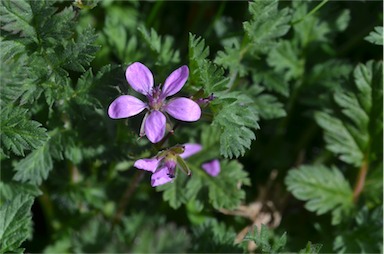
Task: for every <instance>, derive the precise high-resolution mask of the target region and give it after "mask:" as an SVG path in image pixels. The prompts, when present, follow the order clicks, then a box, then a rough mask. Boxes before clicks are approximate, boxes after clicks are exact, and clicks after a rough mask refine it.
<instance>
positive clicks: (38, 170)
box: [13, 141, 53, 185]
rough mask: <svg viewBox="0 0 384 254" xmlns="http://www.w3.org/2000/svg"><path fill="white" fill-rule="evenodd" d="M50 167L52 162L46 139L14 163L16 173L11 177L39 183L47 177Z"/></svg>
mask: <svg viewBox="0 0 384 254" xmlns="http://www.w3.org/2000/svg"><path fill="white" fill-rule="evenodd" d="M52 168H53V162H52V157H51V154H50V150H49V141H47V142H46V143H45V144H44V145H42V146H40V147H39V148H38V149H36V150H34V151H33V152H32V153H30V154H29V155H28V156H27V157H25V158H24V159H22V160H21V161H19V162H18V163H17V164H16V165H15V170H16V174H15V176H14V177H13V179H14V180H16V181H21V182H28V183H31V184H36V185H40V184H41V183H42V181H43V180H45V179H47V177H48V174H49V172H50V171H51V170H52Z"/></svg>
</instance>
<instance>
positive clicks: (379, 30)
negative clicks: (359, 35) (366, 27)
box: [364, 26, 383, 45]
mask: <svg viewBox="0 0 384 254" xmlns="http://www.w3.org/2000/svg"><path fill="white" fill-rule="evenodd" d="M364 39H365V40H366V41H369V42H370V43H372V44H376V45H383V27H382V26H377V27H375V29H374V30H373V31H372V32H370V33H369V35H368V36H367V37H365V38H364Z"/></svg>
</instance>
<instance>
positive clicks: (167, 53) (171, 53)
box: [138, 26, 180, 66]
mask: <svg viewBox="0 0 384 254" xmlns="http://www.w3.org/2000/svg"><path fill="white" fill-rule="evenodd" d="M138 30H139V32H140V34H141V36H142V37H143V39H144V42H145V43H146V44H147V45H148V47H149V48H150V49H151V50H152V52H154V53H155V55H156V59H158V60H157V62H156V64H158V65H161V66H164V65H167V64H170V63H178V62H179V58H180V53H179V51H177V50H174V49H173V38H172V37H171V36H165V37H164V39H163V38H162V37H161V36H159V35H158V34H157V33H156V31H155V30H154V29H153V28H152V29H151V31H148V30H147V29H146V28H145V27H144V26H140V27H139V28H138Z"/></svg>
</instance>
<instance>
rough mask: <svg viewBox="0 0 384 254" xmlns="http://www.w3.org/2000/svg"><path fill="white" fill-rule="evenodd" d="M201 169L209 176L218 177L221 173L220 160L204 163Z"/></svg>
mask: <svg viewBox="0 0 384 254" xmlns="http://www.w3.org/2000/svg"><path fill="white" fill-rule="evenodd" d="M201 167H202V168H203V169H204V170H205V172H207V174H208V175H210V176H213V177H216V176H217V175H218V174H219V173H220V170H221V169H220V162H219V160H211V161H209V162H206V163H203V165H201Z"/></svg>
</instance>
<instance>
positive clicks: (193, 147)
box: [180, 143, 202, 159]
mask: <svg viewBox="0 0 384 254" xmlns="http://www.w3.org/2000/svg"><path fill="white" fill-rule="evenodd" d="M183 146H184V149H185V150H184V153H182V154H180V157H181V158H183V159H185V158H188V157H189V156H192V155H194V154H195V153H198V152H200V151H201V149H202V146H201V145H199V144H190V143H187V144H184V145H183Z"/></svg>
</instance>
